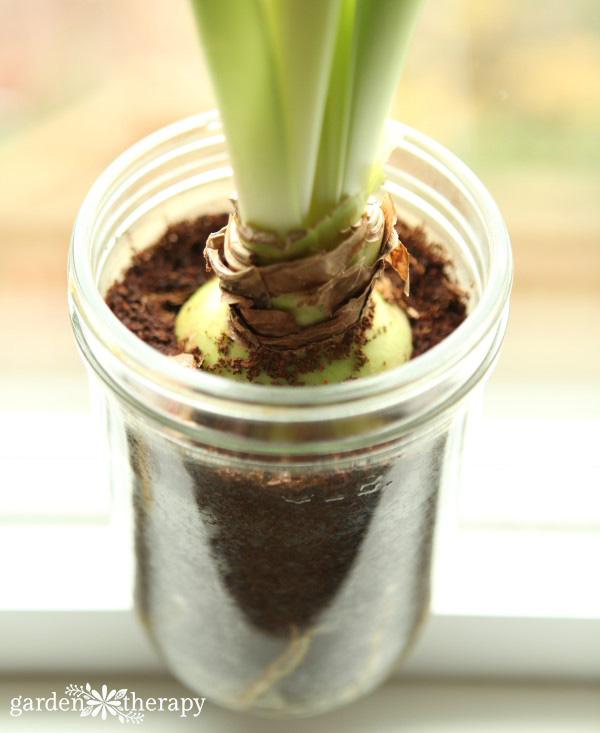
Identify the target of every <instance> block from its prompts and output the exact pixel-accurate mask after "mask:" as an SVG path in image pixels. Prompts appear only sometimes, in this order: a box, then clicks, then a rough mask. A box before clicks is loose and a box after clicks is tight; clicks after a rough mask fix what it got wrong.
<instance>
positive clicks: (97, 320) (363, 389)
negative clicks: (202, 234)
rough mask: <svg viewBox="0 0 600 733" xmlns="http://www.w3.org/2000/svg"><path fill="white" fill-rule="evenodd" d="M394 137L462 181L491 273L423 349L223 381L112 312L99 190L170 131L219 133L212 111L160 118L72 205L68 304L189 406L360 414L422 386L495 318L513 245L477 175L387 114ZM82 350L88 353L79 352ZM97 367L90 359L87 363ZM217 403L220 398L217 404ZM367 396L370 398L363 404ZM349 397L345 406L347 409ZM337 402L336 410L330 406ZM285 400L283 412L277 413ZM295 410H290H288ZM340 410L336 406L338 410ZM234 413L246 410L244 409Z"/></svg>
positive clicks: (154, 384) (165, 140) (103, 339)
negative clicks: (330, 371)
mask: <svg viewBox="0 0 600 733" xmlns="http://www.w3.org/2000/svg"><path fill="white" fill-rule="evenodd" d="M388 126H389V130H390V131H391V133H392V135H393V136H394V138H395V140H397V141H402V142H403V143H404V144H406V145H410V147H411V148H416V149H417V150H418V151H419V153H420V154H422V155H423V156H428V157H430V158H432V159H434V160H435V163H436V165H438V166H443V167H444V169H445V170H446V172H447V173H448V175H449V176H451V177H453V178H455V179H456V180H457V181H459V182H460V184H461V186H462V188H463V189H464V190H465V191H466V192H467V193H468V194H469V196H470V197H471V199H472V201H473V202H474V203H475V205H476V207H477V208H478V209H479V212H480V214H481V218H482V222H483V226H484V227H485V233H486V236H487V238H488V240H489V242H490V243H491V247H490V253H491V256H490V266H489V267H490V272H491V273H492V274H491V276H490V277H489V278H488V281H487V282H486V283H485V286H484V287H483V288H482V292H481V297H480V298H479V301H478V302H477V303H476V304H475V307H474V308H473V310H472V311H471V312H470V313H469V314H468V316H467V318H466V319H465V321H464V322H463V323H462V324H461V325H460V326H459V327H458V328H457V329H456V330H455V331H454V332H453V333H451V334H450V335H449V336H447V337H446V338H445V339H444V340H443V341H442V342H441V343H439V344H437V345H436V346H434V347H433V348H431V349H430V350H428V351H427V352H425V353H424V354H421V355H419V356H418V357H416V358H414V359H412V360H410V361H408V362H406V363H405V364H402V365H400V366H397V367H394V368H391V369H389V370H386V371H385V372H382V373H380V374H376V375H372V376H367V377H361V378H359V379H355V380H350V381H348V382H343V383H340V384H327V385H316V386H302V387H301V388H299V387H298V386H287V385H286V386H269V385H262V384H253V383H245V382H239V381H235V380H230V379H228V378H226V377H220V376H218V375H214V374H210V373H207V372H203V371H202V370H191V369H188V368H183V367H181V366H180V365H178V364H177V363H175V362H174V361H173V360H172V359H169V358H168V357H166V356H165V355H163V354H161V353H160V352H158V351H157V350H155V349H153V348H152V347H151V346H149V345H148V344H146V343H145V342H143V341H142V340H141V339H139V338H138V337H137V336H135V335H134V334H133V333H132V332H131V331H129V329H127V327H126V326H124V325H123V324H122V323H121V322H120V321H119V320H118V319H117V317H116V316H115V315H114V314H113V313H112V312H111V310H110V309H109V307H108V305H107V304H106V303H105V301H104V299H103V297H102V295H101V293H100V290H99V288H98V285H97V282H96V277H95V275H94V270H93V266H92V261H91V257H90V251H89V242H90V238H91V237H92V236H93V223H94V218H95V216H96V215H97V212H98V210H99V208H100V207H101V206H102V205H103V204H104V202H105V201H106V196H107V191H109V190H110V189H111V187H113V188H114V186H115V182H124V181H125V180H126V178H127V175H128V171H131V170H132V168H135V167H136V162H138V161H139V160H140V159H142V158H143V157H144V156H147V155H148V153H151V152H152V151H153V150H157V149H160V147H161V146H165V145H168V144H169V142H170V141H176V140H177V138H178V137H181V136H182V135H187V134H190V133H193V132H194V131H195V130H199V129H201V128H206V129H208V130H214V134H215V139H217V138H222V137H223V136H222V133H221V132H220V127H219V117H218V112H216V111H214V110H213V111H210V112H207V113H202V114H197V115H193V116H191V117H187V118H184V119H182V120H179V121H177V122H174V123H172V124H170V125H168V126H166V127H163V128H161V129H159V130H157V131H155V132H153V133H151V134H150V135H148V136H147V137H144V138H143V139H141V140H140V141H138V142H137V143H135V144H134V145H133V146H131V147H130V148H128V149H127V150H126V151H124V152H123V153H122V154H121V155H119V156H118V157H117V158H116V159H115V160H114V161H113V162H112V163H111V164H110V165H109V166H108V167H107V168H106V169H105V170H104V172H103V173H101V175H100V176H99V177H98V178H97V180H96V181H95V183H94V184H93V185H92V187H91V188H90V190H89V192H88V193H87V195H86V197H85V199H84V201H83V203H82V205H81V208H80V210H79V213H78V214H77V217H76V220H75V224H74V228H73V234H72V240H71V249H70V253H69V290H70V304H71V311H72V314H73V315H74V316H76V317H77V319H79V320H80V321H82V322H83V323H84V324H85V330H86V332H87V333H92V334H93V335H94V337H95V339H96V340H97V341H98V343H101V344H103V346H104V347H105V348H106V349H107V351H109V352H112V354H113V355H115V357H116V358H118V359H119V360H120V361H121V362H123V364H124V365H125V366H126V367H127V370H128V372H129V375H130V377H131V380H133V381H135V379H136V377H137V378H140V379H143V380H144V382H145V385H146V387H147V388H148V387H149V388H150V389H151V390H152V389H156V390H159V391H163V392H165V391H166V392H167V393H168V396H169V399H175V400H180V401H182V402H185V403H186V404H187V405H188V406H194V405H196V406H198V407H200V406H201V407H202V409H205V408H206V407H207V403H206V398H207V397H210V398H211V400H216V402H214V403H213V404H212V409H214V410H216V411H220V410H224V411H225V412H227V413H228V414H231V413H232V412H233V413H238V412H239V411H240V408H244V409H252V414H253V419H256V420H269V421H273V420H274V419H275V420H277V419H281V420H283V419H290V418H292V419H298V420H302V419H303V418H302V414H303V413H306V412H307V411H310V413H311V417H310V419H311V420H314V419H316V418H315V410H317V411H327V412H328V415H325V414H323V417H324V418H326V417H328V418H329V419H331V418H332V417H335V414H333V413H332V412H331V411H332V410H333V411H334V413H335V412H339V414H342V413H343V414H344V415H347V414H348V410H349V409H350V411H351V412H352V414H354V415H356V414H361V413H363V412H369V411H370V410H372V408H373V404H372V403H373V400H375V401H376V402H377V401H378V400H380V399H381V398H384V399H385V400H386V401H388V402H389V401H390V400H392V401H395V402H402V401H405V400H408V399H411V398H413V397H415V396H418V395H419V394H421V393H423V392H424V391H426V390H427V389H428V388H429V387H430V386H431V385H432V384H434V383H438V382H440V381H443V380H444V379H446V378H447V377H448V375H450V374H451V372H452V371H453V369H454V368H455V367H456V365H457V363H459V362H460V361H461V360H462V359H463V358H464V357H465V355H466V354H468V353H469V352H470V351H472V350H473V349H474V348H475V347H476V345H477V344H479V343H480V342H481V341H482V340H483V339H484V338H485V337H486V335H487V334H488V333H489V332H490V330H491V329H493V327H494V325H497V324H498V323H500V321H501V320H502V315H503V313H504V312H505V310H506V305H507V301H508V296H509V293H510V289H511V284H512V254H511V249H510V242H509V238H508V233H507V230H506V227H505V224H504V222H503V219H502V216H501V214H500V211H499V210H498V207H497V205H496V204H495V202H494V200H493V199H492V197H491V195H490V194H489V192H488V191H487V189H486V188H485V186H484V185H483V184H482V183H481V181H480V180H479V179H478V178H477V177H476V176H475V174H474V173H473V172H472V171H471V170H470V169H469V168H468V167H467V166H466V165H465V164H464V163H463V162H462V161H461V160H459V159H458V158H457V157H456V156H455V155H454V154H453V153H451V152H449V151H448V150H446V149H445V148H444V147H443V146H442V145H440V144H439V143H437V142H435V141H434V140H432V139H431V138H429V137H428V136H426V135H424V134H423V133H421V132H419V131H417V130H414V129H413V128H410V127H408V126H406V125H404V124H403V123H400V122H397V121H392V120H388ZM174 144H176V142H175V143H174ZM74 328H75V333H76V336H77V339H78V342H79V346H80V347H81V348H83V349H84V350H85V344H84V343H83V341H84V340H85V338H86V337H85V336H84V335H83V334H82V332H81V328H76V327H75V324H74ZM86 355H87V354H86ZM95 366H96V365H95ZM217 403H218V405H217ZM367 403H371V404H370V407H368V406H367ZM349 405H353V407H352V408H349ZM336 408H337V410H336ZM282 409H283V411H284V413H285V415H286V418H284V416H283V414H279V417H278V414H277V413H278V412H281V410H282ZM290 410H292V411H293V415H292V413H291V412H290ZM340 410H341V412H340ZM242 414H244V413H243V412H242Z"/></svg>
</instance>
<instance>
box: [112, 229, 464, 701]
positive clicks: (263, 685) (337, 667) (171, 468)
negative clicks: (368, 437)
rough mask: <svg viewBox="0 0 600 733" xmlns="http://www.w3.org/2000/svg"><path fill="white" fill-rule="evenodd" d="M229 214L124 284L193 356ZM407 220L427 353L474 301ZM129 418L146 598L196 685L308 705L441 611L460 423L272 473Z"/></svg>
mask: <svg viewBox="0 0 600 733" xmlns="http://www.w3.org/2000/svg"><path fill="white" fill-rule="evenodd" d="M226 218H227V217H226V216H221V217H219V216H216V217H201V218H200V219H199V220H197V221H196V222H182V223H180V224H177V225H175V226H172V227H170V228H169V229H168V231H167V232H166V233H165V235H164V236H163V237H162V238H161V239H160V241H159V242H157V243H156V244H155V245H154V246H153V247H150V248H149V249H147V250H145V251H144V252H141V253H140V254H138V255H136V256H135V258H134V261H133V263H132V266H131V267H130V268H129V270H128V271H127V272H126V273H125V275H124V277H123V279H122V280H121V281H120V282H118V283H116V284H115V285H114V286H113V287H112V288H111V289H110V291H109V292H108V295H107V302H108V304H109V306H110V307H111V309H112V310H113V312H114V313H115V314H116V315H117V316H118V317H119V318H120V319H121V320H122V321H123V323H124V324H125V325H126V326H128V328H130V329H131V331H133V332H134V333H135V334H136V335H137V336H139V337H140V338H142V339H143V340H144V341H146V342H147V343H149V344H150V345H152V346H154V347H155V348H157V349H158V350H160V351H162V352H163V353H165V354H170V355H173V354H177V353H178V351H179V350H178V348H177V343H176V340H175V336H174V332H173V331H174V329H173V324H174V319H175V316H176V313H177V311H178V309H179V307H180V306H181V305H182V304H183V303H184V302H185V300H186V299H187V298H188V297H189V296H190V295H191V294H192V292H194V290H195V289H196V288H197V287H198V286H199V285H200V284H201V283H202V282H204V281H205V280H206V278H207V277H208V274H207V273H206V271H205V269H204V258H203V256H202V250H203V247H204V244H205V241H206V238H207V237H208V235H209V234H210V233H211V232H212V231H215V230H217V229H219V228H220V227H221V226H223V225H224V224H225V222H226ZM398 231H399V234H400V237H401V239H402V241H403V243H404V244H405V246H406V247H407V249H408V250H409V252H410V254H411V292H410V296H409V297H408V298H406V297H405V296H404V295H403V293H402V290H403V284H402V283H401V282H400V281H399V279H398V278H397V276H396V275H395V272H394V271H393V270H391V269H390V271H389V272H387V273H386V277H385V281H384V288H383V292H384V296H385V297H386V298H388V299H389V300H392V301H394V302H397V303H398V304H399V305H400V307H402V308H404V309H405V310H406V312H407V314H408V316H409V318H410V322H411V325H412V329H413V345H414V355H415V356H416V355H418V354H420V353H423V351H425V350H427V349H428V348H431V347H432V346H434V345H435V344H436V343H438V342H439V341H441V340H442V339H443V338H444V337H445V336H447V335H448V334H449V333H450V332H451V331H452V330H454V329H455V328H456V327H457V326H458V325H459V324H460V323H461V322H462V320H464V318H465V298H464V295H463V294H462V293H461V291H460V290H459V289H458V288H457V287H456V286H454V285H453V284H452V280H451V275H450V272H449V263H448V260H447V257H446V256H445V255H444V253H443V250H442V249H441V248H440V247H438V246H436V245H432V244H430V243H428V241H427V239H426V237H425V235H424V233H423V232H422V231H421V230H420V229H410V228H409V227H407V226H405V225H403V224H399V225H398ZM124 419H125V424H124V430H125V434H126V443H127V445H126V451H127V454H128V462H129V467H130V470H131V475H132V480H133V504H134V515H135V549H136V557H137V574H136V599H137V606H138V609H139V610H140V612H141V615H142V618H143V619H144V622H145V623H146V625H147V627H148V630H149V632H150V634H151V636H152V637H153V639H154V640H155V642H156V644H157V646H158V647H159V649H160V650H161V652H162V654H163V656H164V657H165V658H166V660H167V662H168V664H169V666H170V667H171V669H172V670H173V671H174V672H175V673H176V674H177V675H178V677H179V678H180V679H181V680H182V681H183V682H184V683H185V684H187V685H188V686H189V687H190V688H192V689H195V690H196V691H198V692H201V693H202V694H204V695H206V696H207V697H208V698H209V699H211V700H214V701H215V702H222V703H226V704H229V705H232V706H234V707H242V708H243V707H254V708H256V709H262V710H264V711H268V710H271V709H278V708H281V707H284V708H287V709H294V710H295V711H297V712H309V711H316V710H319V709H325V708H327V707H330V706H332V705H334V704H335V703H339V702H342V701H344V700H346V699H351V698H352V697H354V696H355V694H357V693H359V692H362V691H364V690H366V689H368V688H370V687H371V686H372V685H373V684H374V683H375V682H377V681H378V680H379V679H381V678H382V677H383V676H384V675H385V674H386V673H387V671H388V670H389V669H390V668H391V666H392V665H393V664H394V662H395V661H396V659H397V658H398V656H399V655H400V654H401V653H402V652H403V651H404V650H405V649H406V648H407V646H408V645H409V644H410V642H411V640H412V638H413V636H414V634H415V630H416V629H417V627H418V625H419V621H420V619H421V618H422V616H423V613H424V610H425V609H426V606H427V601H428V590H429V563H430V555H431V546H432V535H433V528H434V523H435V512H436V503H437V495H438V488H439V485H440V482H441V480H442V474H443V471H444V465H445V460H444V459H445V453H446V444H447V435H448V433H447V429H446V430H443V431H441V432H439V433H436V434H434V435H432V436H431V437H429V438H425V439H422V440H420V441H419V442H418V443H416V444H410V445H409V446H407V447H405V448H402V449H399V450H397V451H396V452H395V453H394V455H392V456H389V455H388V456H386V457H385V458H379V457H376V456H373V457H370V456H369V454H368V451H367V452H366V454H365V455H363V456H361V458H360V459H357V460H356V461H354V462H346V463H344V464H339V463H337V464H336V463H335V462H329V461H325V462H324V463H323V464H322V465H321V466H312V467H305V466H302V465H299V464H298V463H297V462H294V461H291V460H289V459H288V463H286V457H282V460H281V461H280V462H279V463H278V464H277V465H273V466H272V467H269V466H268V465H266V466H264V467H261V468H259V467H257V466H253V465H250V466H249V465H247V464H244V461H243V459H239V460H238V457H236V456H227V455H223V456H219V455H218V451H214V450H213V451H203V450H202V449H197V448H196V447H194V446H193V445H182V444H180V443H179V442H177V441H173V440H171V439H170V438H169V436H168V435H166V434H162V433H160V432H157V431H156V430H155V429H154V428H153V427H152V426H151V425H149V424H146V422H145V421H144V420H143V419H140V420H134V419H129V418H127V417H125V418H124Z"/></svg>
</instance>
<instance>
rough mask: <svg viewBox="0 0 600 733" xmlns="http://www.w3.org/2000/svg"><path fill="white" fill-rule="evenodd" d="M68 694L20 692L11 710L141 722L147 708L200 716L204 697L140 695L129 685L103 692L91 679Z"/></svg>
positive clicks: (72, 687)
mask: <svg viewBox="0 0 600 733" xmlns="http://www.w3.org/2000/svg"><path fill="white" fill-rule="evenodd" d="M65 694H66V695H67V697H57V694H56V692H53V693H51V695H50V697H24V696H23V695H19V696H18V697H14V698H13V699H12V700H11V701H10V714H11V715H12V716H13V717H15V718H18V717H19V716H20V715H22V714H23V713H31V712H41V711H47V712H59V711H60V712H78V713H79V714H80V715H81V717H82V718H86V717H88V716H91V717H92V718H97V717H100V718H102V720H106V719H107V718H109V719H110V718H117V719H118V721H119V723H132V724H133V725H139V724H140V723H143V722H144V714H145V712H161V713H164V712H172V713H179V717H181V718H187V716H188V714H189V715H190V716H192V717H194V718H197V717H198V716H199V715H200V713H201V712H202V707H203V706H204V701H205V700H206V698H205V697H200V698H198V697H148V698H146V699H144V698H142V697H138V696H137V695H136V694H135V692H133V691H131V692H129V693H128V692H127V690H126V689H122V690H111V691H110V692H109V691H108V687H107V686H106V685H102V690H101V692H98V691H97V690H94V689H92V686H91V685H90V683H89V682H88V683H87V684H86V685H85V687H84V686H83V685H69V686H68V687H67V688H66V689H65Z"/></svg>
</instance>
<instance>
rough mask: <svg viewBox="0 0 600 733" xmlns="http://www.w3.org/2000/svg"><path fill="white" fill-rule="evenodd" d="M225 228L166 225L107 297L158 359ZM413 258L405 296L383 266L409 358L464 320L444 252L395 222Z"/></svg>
mask: <svg viewBox="0 0 600 733" xmlns="http://www.w3.org/2000/svg"><path fill="white" fill-rule="evenodd" d="M226 223H227V215H226V214H222V215H217V216H201V217H200V218H198V219H196V220H195V221H183V222H180V223H178V224H175V225H172V226H170V227H169V228H168V229H167V231H166V232H165V233H164V235H163V236H162V237H161V238H160V240H159V241H158V242H156V243H155V244H154V245H152V246H150V247H148V248H147V249H145V250H143V251H142V252H139V253H138V254H136V255H135V256H134V258H133V262H132V264H131V266H130V267H129V269H128V270H127V271H126V272H125V274H124V276H123V278H122V279H121V280H120V281H119V282H117V283H115V284H114V285H113V286H112V287H111V288H110V290H109V291H108V293H107V295H106V302H107V303H108V305H109V307H110V309H111V310H112V311H113V313H114V314H115V315H116V316H117V318H118V319H119V320H120V321H121V322H122V323H124V324H125V325H126V326H127V328H129V329H130V330H131V331H132V332H133V333H134V334H135V335H136V336H138V337H139V338H141V339H142V340H143V341H145V342H146V343H147V344H149V345H150V346H153V347H154V348H155V349H158V351H161V352H162V353H163V354H168V355H175V354H178V353H180V352H181V349H180V348H179V347H178V345H177V339H176V338H175V318H176V316H177V313H178V311H179V309H180V307H181V306H182V305H183V303H184V302H185V301H186V300H187V299H188V298H189V297H190V295H192V293H193V292H194V291H195V290H196V289H197V288H198V287H199V286H200V285H202V283H204V282H206V280H207V279H208V278H209V277H210V274H209V273H208V272H207V271H206V267H205V261H204V256H203V250H204V246H205V244H206V240H207V238H208V236H209V234H211V233H212V232H214V231H218V230H219V229H220V228H221V227H222V226H224V225H225V224H226ZM396 230H397V231H398V235H399V237H400V240H401V241H402V242H403V244H404V246H405V247H406V248H407V250H408V251H409V253H410V256H411V257H410V294H409V295H408V296H406V295H405V294H404V292H403V291H404V284H403V283H402V281H401V280H400V278H399V276H398V275H397V274H396V273H395V271H394V270H393V269H392V268H391V267H388V268H387V269H386V272H385V273H384V276H383V282H382V290H383V294H384V297H386V299H388V300H389V301H390V302H393V303H396V304H397V305H398V306H399V307H401V308H402V309H403V310H405V311H406V313H407V315H408V317H409V320H410V324H411V329H412V337H413V355H412V356H413V358H414V357H416V356H419V355H420V354H422V353H423V352H424V351H427V350H428V349H430V348H431V347H432V346H435V345H436V344H438V343H439V342H440V341H442V340H443V339H444V338H446V336H448V335H449V334H450V333H452V331H454V330H455V329H456V328H457V327H458V326H459V325H460V324H461V323H462V322H463V321H464V319H465V317H466V297H465V293H464V291H463V290H462V289H461V288H459V287H458V286H457V285H456V284H455V283H454V282H453V281H452V275H451V263H450V261H449V259H448V256H447V255H446V253H445V252H444V249H443V248H442V247H441V246H440V245H439V244H435V243H431V242H429V241H428V239H427V237H426V235H425V233H424V231H423V230H422V229H421V228H419V227H416V228H413V227H409V226H408V225H406V224H405V223H403V222H399V223H398V224H397V225H396Z"/></svg>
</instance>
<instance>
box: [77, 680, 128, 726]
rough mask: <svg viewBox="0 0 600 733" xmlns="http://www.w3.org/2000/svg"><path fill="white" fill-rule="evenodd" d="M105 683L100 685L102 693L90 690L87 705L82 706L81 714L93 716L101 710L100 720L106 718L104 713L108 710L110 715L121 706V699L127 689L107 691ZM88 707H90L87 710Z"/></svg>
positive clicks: (115, 712)
mask: <svg viewBox="0 0 600 733" xmlns="http://www.w3.org/2000/svg"><path fill="white" fill-rule="evenodd" d="M107 692H108V688H107V687H106V685H102V695H99V694H98V693H97V692H96V690H91V695H92V697H90V698H89V699H88V700H87V704H88V707H86V708H84V709H83V711H82V713H81V715H82V717H83V716H84V715H90V714H91V716H92V718H95V717H96V716H97V715H98V714H99V713H100V711H102V720H106V713H107V712H109V713H110V714H111V715H116V714H117V710H118V708H120V707H121V700H120V698H122V697H123V696H124V695H125V693H126V692H127V690H119V691H118V692H117V691H116V690H112V691H111V692H110V693H108V695H107ZM88 708H90V710H89V712H88Z"/></svg>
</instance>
